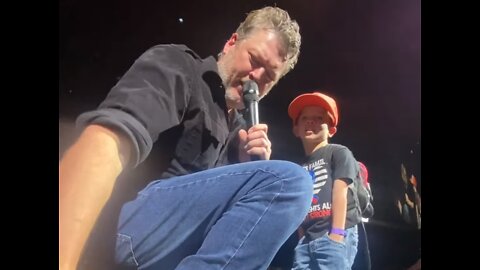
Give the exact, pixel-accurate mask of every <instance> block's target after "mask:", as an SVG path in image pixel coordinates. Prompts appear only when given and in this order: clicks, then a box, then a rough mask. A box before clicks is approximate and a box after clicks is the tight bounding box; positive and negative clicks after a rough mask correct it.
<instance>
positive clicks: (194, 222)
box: [115, 160, 313, 270]
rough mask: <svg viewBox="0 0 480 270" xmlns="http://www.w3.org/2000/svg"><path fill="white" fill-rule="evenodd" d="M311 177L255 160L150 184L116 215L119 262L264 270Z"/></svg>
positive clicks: (304, 202) (307, 195)
mask: <svg viewBox="0 0 480 270" xmlns="http://www.w3.org/2000/svg"><path fill="white" fill-rule="evenodd" d="M312 193H313V189H312V181H311V177H310V175H309V174H308V173H307V171H306V170H305V169H303V168H302V167H300V166H298V165H296V164H294V163H291V162H287V161H278V160H277V161H254V162H247V163H241V164H235V165H229V166H224V167H219V168H215V169H211V170H206V171H202V172H198V173H194V174H190V175H185V176H180V177H175V178H170V179H168V180H159V181H154V182H152V183H150V184H149V185H148V186H147V187H146V188H145V189H143V190H142V191H140V192H139V194H138V196H137V198H136V199H135V200H133V201H131V202H128V203H127V204H125V205H124V206H123V208H122V210H121V213H120V220H119V225H118V236H117V244H116V254H115V260H116V263H117V264H119V265H122V266H127V267H132V268H133V269H162V270H164V269H177V270H178V269H209V270H215V269H232V270H238V269H246V270H248V269H251V270H258V269H266V268H267V267H268V265H269V263H270V262H271V261H272V259H273V257H274V255H275V253H276V252H277V251H278V250H279V249H280V247H281V245H282V244H283V243H284V242H285V241H286V240H287V239H288V237H289V236H290V235H291V234H292V233H293V232H294V231H295V230H296V229H297V227H298V226H299V225H300V223H301V222H302V221H303V219H304V218H305V216H306V214H307V211H308V209H309V207H310V203H311V197H312V195H313V194H312Z"/></svg>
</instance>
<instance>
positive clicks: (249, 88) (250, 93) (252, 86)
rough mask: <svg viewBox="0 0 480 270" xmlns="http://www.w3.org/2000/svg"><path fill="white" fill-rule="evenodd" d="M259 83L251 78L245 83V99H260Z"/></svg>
mask: <svg viewBox="0 0 480 270" xmlns="http://www.w3.org/2000/svg"><path fill="white" fill-rule="evenodd" d="M258 95H259V91H258V85H257V83H256V82H255V81H252V80H249V81H246V82H245V83H243V100H244V101H247V102H252V101H258V100H259V97H258Z"/></svg>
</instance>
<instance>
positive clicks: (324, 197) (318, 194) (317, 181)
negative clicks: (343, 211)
mask: <svg viewBox="0 0 480 270" xmlns="http://www.w3.org/2000/svg"><path fill="white" fill-rule="evenodd" d="M304 168H305V169H306V170H307V171H308V172H309V174H310V176H311V177H312V183H313V198H312V204H311V206H310V210H309V213H308V216H307V219H310V220H311V219H318V218H322V217H327V216H330V215H331V185H329V184H327V180H328V178H329V177H328V170H327V166H326V164H325V161H324V159H323V158H322V159H319V160H316V161H315V162H313V163H310V164H307V165H306V166H304ZM325 184H327V185H325Z"/></svg>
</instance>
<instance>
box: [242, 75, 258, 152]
mask: <svg viewBox="0 0 480 270" xmlns="http://www.w3.org/2000/svg"><path fill="white" fill-rule="evenodd" d="M258 95H259V91H258V85H257V83H256V82H254V81H246V82H245V83H244V84H243V104H244V105H245V113H244V115H243V117H244V118H245V121H246V122H247V130H248V129H249V128H251V127H252V126H254V125H256V124H258V123H260V122H259V118H258V100H259V99H260V98H259V97H258ZM259 159H260V158H259V157H258V156H257V155H252V157H251V160H252V161H253V160H259Z"/></svg>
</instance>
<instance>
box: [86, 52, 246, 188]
mask: <svg viewBox="0 0 480 270" xmlns="http://www.w3.org/2000/svg"><path fill="white" fill-rule="evenodd" d="M230 119H231V120H229V117H228V113H227V107H226V103H225V90H224V88H223V86H222V82H221V79H220V76H219V75H218V69H217V63H216V59H215V58H214V57H212V56H210V57H207V58H205V59H201V58H200V57H199V56H198V55H197V54H195V53H194V52H193V51H192V50H190V49H189V48H187V47H186V46H184V45H173V44H172V45H158V46H155V47H153V48H151V49H149V50H147V51H146V52H145V53H144V54H143V55H142V56H140V57H139V58H138V59H137V60H136V61H135V63H134V64H133V65H132V67H131V68H130V69H129V70H128V71H127V72H126V74H125V75H124V76H123V77H122V78H121V79H120V80H119V82H118V83H117V84H116V85H115V86H114V87H113V88H112V89H111V91H110V92H109V94H108V96H107V97H106V99H105V100H104V101H103V102H102V103H101V105H100V106H99V108H98V109H97V110H95V111H90V112H86V113H84V114H82V115H80V116H79V118H78V120H77V123H78V124H79V125H81V126H85V125H87V124H100V125H104V126H108V127H110V128H114V129H117V130H120V131H122V132H124V133H125V134H126V135H127V136H128V137H129V138H130V139H131V141H132V145H133V155H132V165H133V166H137V165H138V164H140V163H141V162H143V161H144V160H145V159H146V158H147V156H149V154H150V152H152V154H153V156H155V158H154V160H153V161H151V162H150V163H149V167H150V166H153V167H155V168H149V170H152V169H153V170H154V171H155V172H154V173H150V175H149V177H153V178H154V179H157V178H168V177H171V176H178V175H184V174H188V173H192V172H197V171H201V170H205V169H209V168H213V167H218V166H222V165H225V164H229V163H234V162H236V161H237V159H238V149H237V148H238V138H237V134H238V130H239V129H240V128H241V127H243V128H245V121H244V120H243V118H242V117H241V115H240V114H239V113H238V112H236V111H235V112H234V113H233V115H232V116H231V117H230ZM155 142H157V143H155ZM154 143H155V146H154ZM150 156H152V155H150ZM150 180H153V179H150Z"/></svg>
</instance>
